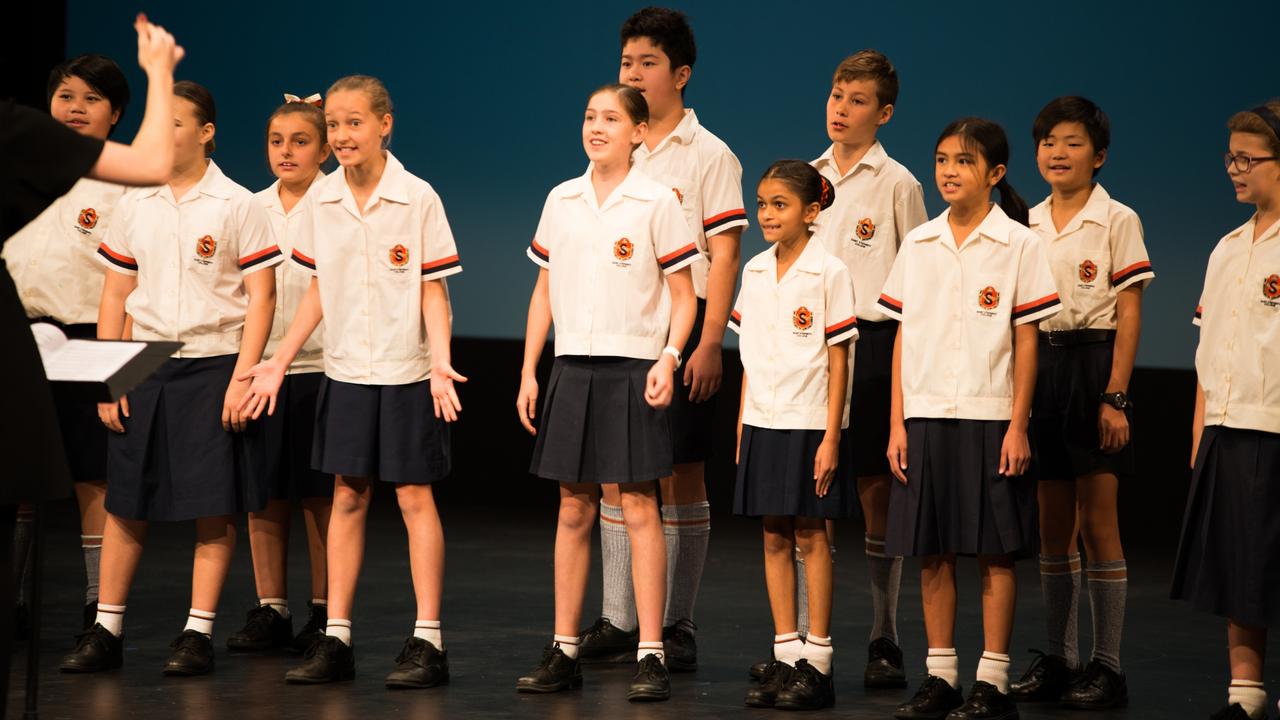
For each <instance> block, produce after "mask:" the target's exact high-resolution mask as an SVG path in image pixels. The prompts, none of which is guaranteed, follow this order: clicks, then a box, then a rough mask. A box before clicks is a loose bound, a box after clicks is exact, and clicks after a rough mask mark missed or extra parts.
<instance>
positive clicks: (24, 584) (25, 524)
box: [13, 507, 35, 605]
mask: <svg viewBox="0 0 1280 720" xmlns="http://www.w3.org/2000/svg"><path fill="white" fill-rule="evenodd" d="M34 527H35V510H33V509H31V508H28V507H20V508H18V515H17V521H16V522H15V523H14V526H13V581H14V582H13V585H14V588H15V589H16V590H17V595H16V596H15V597H14V602H16V603H17V604H19V605H25V604H26V603H27V595H28V594H29V593H30V592H31V540H32V538H33V537H35V533H34V532H33V528H34Z"/></svg>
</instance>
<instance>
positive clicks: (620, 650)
mask: <svg viewBox="0 0 1280 720" xmlns="http://www.w3.org/2000/svg"><path fill="white" fill-rule="evenodd" d="M581 636H582V640H581V642H580V643H579V645H578V660H579V661H581V662H582V663H583V664H585V665H591V664H593V663H618V664H626V663H633V662H635V660H636V649H637V648H638V647H639V645H640V630H639V628H637V629H635V630H632V631H631V632H627V631H625V630H619V629H618V628H617V627H615V626H614V624H613V623H611V622H609V619H608V618H600V619H599V620H596V623H595V624H594V625H592V626H591V627H589V628H587V629H586V630H583V631H582V633H581Z"/></svg>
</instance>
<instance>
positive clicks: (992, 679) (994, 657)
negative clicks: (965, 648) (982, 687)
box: [977, 651, 1009, 695]
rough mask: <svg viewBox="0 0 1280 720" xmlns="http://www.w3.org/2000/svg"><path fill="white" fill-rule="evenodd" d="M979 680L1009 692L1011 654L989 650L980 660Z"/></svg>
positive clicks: (1001, 690)
mask: <svg viewBox="0 0 1280 720" xmlns="http://www.w3.org/2000/svg"><path fill="white" fill-rule="evenodd" d="M977 679H978V680H981V681H982V682H987V683H991V684H992V685H995V686H996V689H997V690H999V691H1000V692H1002V693H1004V694H1006V695H1008V694H1009V656H1008V655H1005V654H1004V653H998V652H991V651H987V652H984V653H982V659H981V660H979V661H978V677H977Z"/></svg>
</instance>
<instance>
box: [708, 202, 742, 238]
mask: <svg viewBox="0 0 1280 720" xmlns="http://www.w3.org/2000/svg"><path fill="white" fill-rule="evenodd" d="M746 221H747V211H746V209H745V208H738V209H737V210H727V211H725V212H722V213H720V214H719V215H712V216H711V217H709V218H707V219H706V220H703V221H702V232H703V233H704V234H707V235H709V234H711V231H712V230H716V229H718V228H722V227H724V226H725V225H729V224H732V223H737V222H746Z"/></svg>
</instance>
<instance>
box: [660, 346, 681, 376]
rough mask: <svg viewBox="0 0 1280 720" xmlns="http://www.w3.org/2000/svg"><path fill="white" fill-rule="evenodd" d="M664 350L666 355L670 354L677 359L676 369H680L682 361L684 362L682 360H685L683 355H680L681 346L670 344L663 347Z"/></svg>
mask: <svg viewBox="0 0 1280 720" xmlns="http://www.w3.org/2000/svg"><path fill="white" fill-rule="evenodd" d="M662 352H663V354H665V355H670V356H671V357H673V358H675V359H676V368H675V369H676V370H679V369H680V363H682V362H683V361H684V357H683V356H682V355H680V349H679V348H677V347H676V346H674V345H668V346H666V347H664V348H662Z"/></svg>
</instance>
